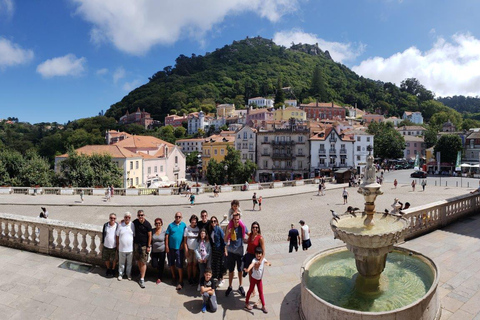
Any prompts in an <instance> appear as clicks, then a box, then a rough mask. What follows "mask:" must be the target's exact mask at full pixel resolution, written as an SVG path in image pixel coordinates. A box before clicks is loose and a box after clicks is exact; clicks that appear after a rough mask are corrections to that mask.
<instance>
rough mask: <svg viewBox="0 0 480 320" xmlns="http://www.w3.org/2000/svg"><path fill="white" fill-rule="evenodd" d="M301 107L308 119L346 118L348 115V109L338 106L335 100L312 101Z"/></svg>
mask: <svg viewBox="0 0 480 320" xmlns="http://www.w3.org/2000/svg"><path fill="white" fill-rule="evenodd" d="M300 109H303V110H304V111H305V113H306V115H307V119H319V120H322V119H331V120H345V117H346V109H345V108H344V107H341V106H337V105H336V104H334V103H333V102H331V103H320V102H311V103H309V104H301V105H300Z"/></svg>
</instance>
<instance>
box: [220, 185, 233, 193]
mask: <svg viewBox="0 0 480 320" xmlns="http://www.w3.org/2000/svg"><path fill="white" fill-rule="evenodd" d="M220 191H221V192H232V191H233V187H232V186H220Z"/></svg>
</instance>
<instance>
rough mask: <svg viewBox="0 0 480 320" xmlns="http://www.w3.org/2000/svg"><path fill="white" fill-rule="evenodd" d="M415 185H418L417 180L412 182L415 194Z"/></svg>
mask: <svg viewBox="0 0 480 320" xmlns="http://www.w3.org/2000/svg"><path fill="white" fill-rule="evenodd" d="M415 185H416V182H415V180H412V191H414V192H415Z"/></svg>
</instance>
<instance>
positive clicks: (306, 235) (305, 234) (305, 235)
mask: <svg viewBox="0 0 480 320" xmlns="http://www.w3.org/2000/svg"><path fill="white" fill-rule="evenodd" d="M302 230H303V239H302V240H309V239H310V232H309V231H310V228H309V227H308V226H307V225H306V224H304V225H303V226H302Z"/></svg>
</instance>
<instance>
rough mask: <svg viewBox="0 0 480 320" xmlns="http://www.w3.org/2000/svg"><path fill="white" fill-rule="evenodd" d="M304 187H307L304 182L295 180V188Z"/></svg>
mask: <svg viewBox="0 0 480 320" xmlns="http://www.w3.org/2000/svg"><path fill="white" fill-rule="evenodd" d="M303 185H305V181H304V180H295V186H303Z"/></svg>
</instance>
